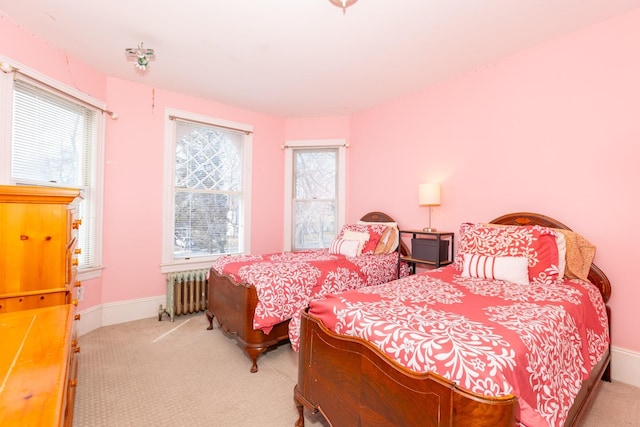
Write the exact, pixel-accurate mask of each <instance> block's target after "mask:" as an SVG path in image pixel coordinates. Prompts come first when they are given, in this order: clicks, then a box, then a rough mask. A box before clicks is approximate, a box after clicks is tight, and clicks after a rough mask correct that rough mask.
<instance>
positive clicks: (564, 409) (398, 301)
mask: <svg viewBox="0 0 640 427" xmlns="http://www.w3.org/2000/svg"><path fill="white" fill-rule="evenodd" d="M309 313H310V314H311V315H313V316H315V317H318V318H319V319H320V320H322V322H323V323H324V324H325V325H326V326H327V327H328V328H330V329H332V330H334V331H336V332H337V333H340V334H344V335H349V336H357V337H360V338H364V339H366V340H369V341H371V342H372V343H373V344H375V345H376V346H377V347H378V348H380V349H381V350H382V351H383V352H384V353H386V354H387V355H388V356H389V357H390V358H392V359H393V360H395V361H397V362H398V363H400V364H402V365H403V366H406V367H407V368H409V369H411V370H414V371H416V372H427V371H432V372H436V373H438V374H439V375H441V376H443V377H445V378H447V379H449V380H451V381H453V382H455V383H456V384H458V385H460V386H462V387H464V388H466V389H468V390H471V391H474V392H476V393H481V394H485V395H489V396H501V395H507V394H514V395H515V396H518V399H519V411H520V412H519V414H517V418H518V421H519V422H520V423H521V425H526V426H562V425H563V424H564V421H565V419H566V417H567V414H568V411H569V408H570V407H571V404H572V403H573V400H574V399H575V396H576V394H577V392H578V390H579V388H580V385H581V384H582V381H583V380H584V379H586V378H587V377H588V376H589V373H590V371H591V369H592V367H593V366H594V365H595V364H596V363H597V362H598V361H599V360H600V359H601V358H602V356H603V354H604V352H605V351H606V349H607V347H608V345H609V329H608V322H607V316H606V308H605V306H604V302H603V301H602V297H601V296H600V293H599V292H598V290H597V288H596V287H595V286H593V285H592V284H590V283H588V282H583V281H581V280H578V279H575V280H564V281H557V282H555V283H552V284H549V283H547V284H544V285H543V284H539V285H529V286H522V285H518V284H514V283H511V282H507V281H501V280H490V279H479V278H469V277H462V276H461V275H460V271H458V270H456V269H455V267H454V266H449V267H445V268H442V269H439V270H433V271H431V272H427V273H421V274H417V275H413V276H409V277H407V278H404V279H402V280H399V281H395V282H391V283H388V284H383V285H380V286H373V287H367V288H363V289H359V290H352V291H347V292H343V293H339V294H328V295H325V296H324V297H323V298H322V299H318V300H315V301H311V303H310V309H309Z"/></svg>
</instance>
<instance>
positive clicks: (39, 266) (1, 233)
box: [0, 186, 82, 426]
mask: <svg viewBox="0 0 640 427" xmlns="http://www.w3.org/2000/svg"><path fill="white" fill-rule="evenodd" d="M80 199H82V195H81V193H80V191H79V190H76V189H66V188H44V187H31V186H0V342H1V343H2V351H0V420H2V424H3V425H4V424H5V423H6V424H7V425H21V426H28V425H34V426H42V425H47V426H58V425H62V426H71V425H72V422H73V403H74V400H75V387H76V383H77V359H76V357H75V355H76V353H77V352H78V351H79V350H80V348H79V347H78V345H77V337H76V332H75V325H74V324H75V321H76V320H78V319H79V315H78V314H76V313H75V307H76V306H77V304H78V301H77V300H76V299H75V298H74V296H73V290H74V288H75V287H79V286H80V282H78V281H77V270H78V267H77V266H78V254H79V253H80V249H79V248H77V247H76V246H77V242H78V228H79V226H80V223H81V221H80V219H79V218H78V216H77V209H76V203H77V202H78V201H80ZM14 421H15V423H14Z"/></svg>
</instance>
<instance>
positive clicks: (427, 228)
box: [422, 227, 438, 233]
mask: <svg viewBox="0 0 640 427" xmlns="http://www.w3.org/2000/svg"><path fill="white" fill-rule="evenodd" d="M422 231H426V232H427V233H435V232H436V231H438V230H436V229H435V228H431V227H425V228H423V229H422Z"/></svg>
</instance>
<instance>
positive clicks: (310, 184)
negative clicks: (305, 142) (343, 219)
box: [293, 148, 338, 250]
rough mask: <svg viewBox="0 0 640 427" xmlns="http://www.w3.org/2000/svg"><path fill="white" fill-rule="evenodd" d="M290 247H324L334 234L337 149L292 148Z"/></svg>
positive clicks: (335, 231)
mask: <svg viewBox="0 0 640 427" xmlns="http://www.w3.org/2000/svg"><path fill="white" fill-rule="evenodd" d="M293 167H294V183H293V185H294V191H293V194H294V197H293V199H294V200H293V227H294V230H293V249H294V250H296V249H297V250H300V249H311V248H323V247H328V246H329V244H330V243H331V240H332V239H333V238H334V237H336V233H337V230H336V227H337V225H336V215H337V214H336V197H337V169H338V150H337V149H336V148H315V149H314V148H309V149H295V150H294V162H293Z"/></svg>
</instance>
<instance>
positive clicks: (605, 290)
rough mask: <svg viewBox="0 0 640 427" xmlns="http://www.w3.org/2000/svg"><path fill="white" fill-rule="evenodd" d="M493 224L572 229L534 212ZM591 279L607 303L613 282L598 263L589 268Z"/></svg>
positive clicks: (509, 216)
mask: <svg viewBox="0 0 640 427" xmlns="http://www.w3.org/2000/svg"><path fill="white" fill-rule="evenodd" d="M491 224H502V225H541V226H543V227H550V228H560V229H563V230H569V231H572V230H571V229H570V228H569V227H567V226H566V225H564V224H563V223H561V222H560V221H558V220H555V219H553V218H550V217H548V216H545V215H541V214H537V213H532V212H516V213H510V214H506V215H502V216H501V217H499V218H496V219H494V220H493V221H491ZM588 278H589V281H590V282H591V283H593V284H594V285H596V286H597V287H598V289H600V293H601V294H602V298H603V299H604V302H605V303H606V302H607V301H609V297H610V296H611V283H610V282H609V278H608V277H607V275H606V274H604V272H603V271H602V270H600V268H598V266H597V265H595V264H593V263H592V264H591V268H590V269H589V277H588Z"/></svg>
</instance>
